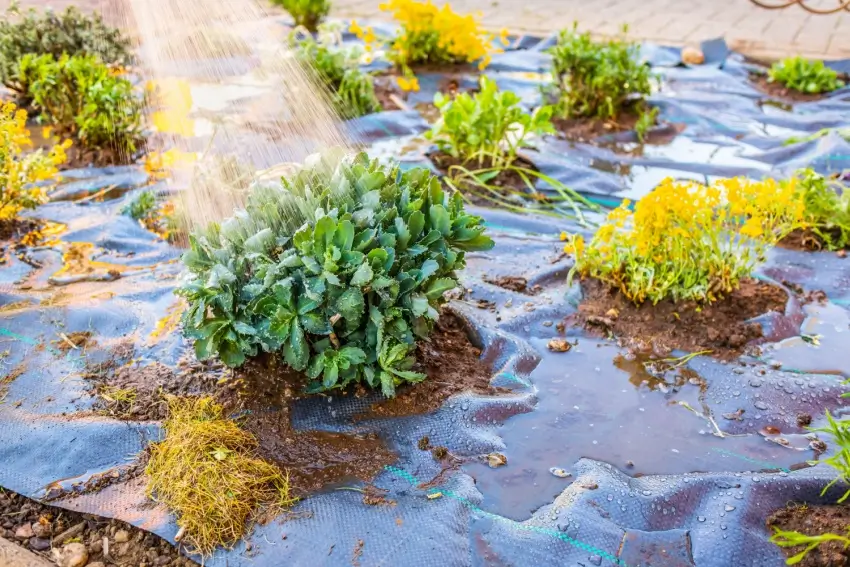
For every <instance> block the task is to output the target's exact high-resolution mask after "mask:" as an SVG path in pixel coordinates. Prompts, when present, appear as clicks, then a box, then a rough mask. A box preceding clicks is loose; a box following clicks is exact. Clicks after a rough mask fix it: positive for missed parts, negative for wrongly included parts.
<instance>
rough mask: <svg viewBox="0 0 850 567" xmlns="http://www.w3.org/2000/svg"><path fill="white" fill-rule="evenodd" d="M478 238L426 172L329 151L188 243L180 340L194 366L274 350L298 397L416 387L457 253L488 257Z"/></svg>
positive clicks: (488, 243)
mask: <svg viewBox="0 0 850 567" xmlns="http://www.w3.org/2000/svg"><path fill="white" fill-rule="evenodd" d="M483 232H484V227H483V225H482V224H481V219H480V218H478V217H474V216H471V215H468V214H466V213H465V212H464V210H463V202H462V200H461V197H460V195H458V194H457V193H455V194H453V195H451V196H449V195H448V194H446V193H444V192H443V190H442V188H441V187H440V181H439V180H438V179H437V178H436V177H434V176H432V175H431V174H430V173H429V172H428V171H427V170H426V169H421V168H419V169H414V170H410V171H406V172H403V173H402V172H401V171H400V170H399V168H398V166H395V165H394V166H382V165H380V164H379V163H378V162H377V160H376V161H371V162H370V161H369V160H368V159H367V158H366V156H365V154H360V155H358V156H356V157H355V158H344V157H343V156H342V153H341V152H340V151H328V152H326V153H325V154H323V155H321V156H314V157H312V158H310V159H309V160H308V162H307V164H306V165H305V166H304V167H303V168H301V169H300V170H299V171H298V172H297V173H295V174H293V175H292V176H290V177H289V178H288V179H286V178H285V179H283V180H282V185H277V184H272V185H268V184H266V185H256V186H255V187H254V189H253V191H252V192H251V194H250V196H249V199H248V202H247V205H246V208H245V210H242V211H239V212H237V213H236V214H235V215H234V216H233V217H232V218H230V219H228V220H227V221H225V222H223V223H221V224H220V225H219V224H217V223H214V224H211V225H210V226H209V227H207V228H206V229H205V230H203V231H199V232H195V233H194V234H192V235H191V236H190V250H189V251H188V252H187V253H186V254H185V255H184V257H183V261H184V263H185V264H186V267H187V268H188V270H189V272H190V278H189V280H188V281H187V282H186V283H185V284H184V285H182V286H181V288H180V289H179V290H178V293H179V294H181V295H182V296H184V297H185V298H186V299H187V300H188V303H189V307H188V309H187V311H186V312H185V313H184V318H183V325H184V331H185V333H186V334H187V335H188V336H189V337H192V338H194V339H195V352H196V354H197V355H198V357H199V358H201V359H204V358H207V357H209V356H212V355H218V356H219V357H220V358H221V360H222V361H223V362H224V363H226V364H227V365H229V366H239V365H241V364H242V363H243V362H244V361H245V359H246V357H251V356H255V355H257V354H258V353H260V352H261V351H262V352H271V353H282V354H283V357H284V360H285V362H286V363H287V364H288V365H289V366H290V367H291V368H293V369H295V370H298V371H306V372H307V375H308V376H309V377H310V378H311V379H312V380H313V382H312V383H311V391H323V390H329V389H332V388H342V387H345V386H347V385H350V384H354V383H358V382H366V383H367V384H368V385H369V386H371V387H378V386H380V387H381V389H382V391H383V393H384V395H386V396H392V395H393V394H394V392H395V388H396V386H397V385H399V384H402V383H405V382H418V381H420V380H422V379H424V378H425V376H424V375H422V374H419V373H417V372H414V371H413V370H412V367H413V364H414V362H415V360H414V357H413V353H414V346H415V344H416V341H417V339H423V338H426V337H427V336H428V334H429V333H430V331H431V329H432V325H433V322H434V320H435V319H437V317H438V315H439V307H440V305H441V304H442V303H443V302H444V301H445V298H444V297H443V294H444V293H445V292H446V291H449V290H451V289H454V288H455V287H457V285H458V280H457V275H456V273H455V271H456V270H458V269H461V268H463V267H464V265H465V260H464V253H465V251H467V250H486V249H489V248H490V247H492V245H493V242H492V240H490V238H489V237H487V236H486V235H485V234H484V233H483Z"/></svg>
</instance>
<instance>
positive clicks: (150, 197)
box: [121, 191, 157, 221]
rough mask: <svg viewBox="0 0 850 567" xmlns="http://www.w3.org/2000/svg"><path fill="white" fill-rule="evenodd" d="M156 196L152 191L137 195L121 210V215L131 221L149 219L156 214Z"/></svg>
mask: <svg viewBox="0 0 850 567" xmlns="http://www.w3.org/2000/svg"><path fill="white" fill-rule="evenodd" d="M156 207H157V205H156V195H155V194H154V192H153V191H144V192H142V193H139V194H138V195H137V196H136V197H135V198H134V199H133V200H132V201H130V202H129V203H127V205H126V206H124V208H122V209H121V214H122V215H127V216H128V217H130V218H131V219H133V220H137V221H143V220H146V219H149V218H151V217H152V216H153V215H154V213H156Z"/></svg>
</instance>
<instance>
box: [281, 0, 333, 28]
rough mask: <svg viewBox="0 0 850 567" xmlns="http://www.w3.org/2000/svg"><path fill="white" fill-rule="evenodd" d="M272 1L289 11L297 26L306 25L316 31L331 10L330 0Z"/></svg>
mask: <svg viewBox="0 0 850 567" xmlns="http://www.w3.org/2000/svg"><path fill="white" fill-rule="evenodd" d="M272 3H273V4H277V5H278V6H280V7H282V8H283V9H284V10H286V11H287V12H289V15H290V16H292V19H293V20H295V25H296V26H304V27H305V28H307V30H309V31H311V32H314V31H316V29H317V28H318V26H319V23H321V21H322V20H324V19H325V17H326V16H327V15H328V13H329V12H330V11H331V3H330V2H329V1H328V0H272Z"/></svg>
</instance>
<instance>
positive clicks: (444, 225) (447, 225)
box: [429, 205, 452, 236]
mask: <svg viewBox="0 0 850 567" xmlns="http://www.w3.org/2000/svg"><path fill="white" fill-rule="evenodd" d="M429 217H430V222H431V228H432V229H434V230H437V231H439V233H440V234H442V235H443V236H448V235H449V234H450V233H451V230H452V221H451V218H449V212H448V211H447V210H446V209H445V207H443V206H442V205H431V209H430V212H429Z"/></svg>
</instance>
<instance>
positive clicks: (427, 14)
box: [351, 0, 507, 90]
mask: <svg viewBox="0 0 850 567" xmlns="http://www.w3.org/2000/svg"><path fill="white" fill-rule="evenodd" d="M381 10H383V11H385V12H391V13H392V15H393V18H394V19H395V20H396V22H397V23H398V24H399V27H400V29H399V31H398V33H397V34H396V36H395V37H393V38H391V39H390V41H389V43H388V45H387V56H388V58H389V59H390V61H391V62H392V63H394V64H395V65H396V66H397V67H399V68H400V69H401V70H402V71H403V72H404V74H405V79H406V81H405V80H402V81H400V82H399V84H400V85H401V86H402V88H405V87H406V86H409V87H410V88H408V89H406V90H416V88H415V87H416V83H415V82H413V83H411V82H410V81H411V78H412V77H413V72H412V70H411V67H412V66H414V65H425V64H431V65H444V64H456V63H473V62H476V61H477V62H478V69H479V70H484V69H485V68H486V67H487V65H489V64H490V60H491V58H492V56H493V54H495V53H498V52H501V49H499V48H497V47H496V46H495V45H494V40H495V37H496V36H495V35H494V34H492V33H489V32H487V31H484V30H483V29H482V28H481V25H480V24H479V23H478V21H477V20H476V18H475V16H473V15H461V14H457V13H455V12H454V11H453V10H452V8H451V6H450V5H449V4H445V5H444V6H442V7H438V6H436V5H435V4H434V3H433V2H432V1H431V0H428V1H427V2H417V1H416V0H388V1H387V2H386V3H384V4H381ZM351 31H352V33H354V34H355V35H357V37H359V38H360V39H361V40H363V41H364V42H365V43H366V45H367V47H369V48H370V49H371V46H372V45H373V44H375V43H381V41H380V40H378V39H377V38H376V36H375V34H374V32H373V31H372V30H371V29H368V28H367V29H364V28H362V27H360V26H359V25H358V24H357V22H352V24H351ZM500 37H501V40H502V43H503V44H507V31H506V30H503V31H502V33H501V35H500Z"/></svg>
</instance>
